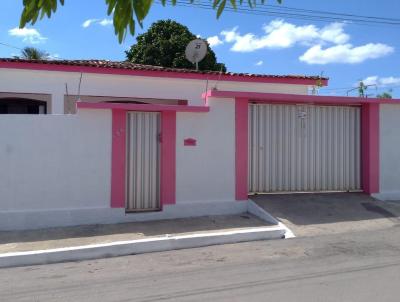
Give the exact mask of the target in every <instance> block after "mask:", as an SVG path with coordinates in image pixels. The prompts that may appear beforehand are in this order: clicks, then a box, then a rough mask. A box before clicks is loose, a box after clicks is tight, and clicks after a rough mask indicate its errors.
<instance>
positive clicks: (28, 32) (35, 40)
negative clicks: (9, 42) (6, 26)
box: [8, 27, 47, 44]
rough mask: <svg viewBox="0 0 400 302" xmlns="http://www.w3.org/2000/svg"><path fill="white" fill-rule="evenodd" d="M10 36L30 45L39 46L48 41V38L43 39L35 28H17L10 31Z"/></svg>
mask: <svg viewBox="0 0 400 302" xmlns="http://www.w3.org/2000/svg"><path fill="white" fill-rule="evenodd" d="M8 34H9V35H10V36H13V37H18V38H22V41H23V42H26V43H30V44H39V43H44V41H46V40H47V38H46V37H43V36H42V35H41V34H40V33H39V31H37V30H36V29H34V28H26V27H24V28H18V27H15V28H13V29H10V30H9V31H8Z"/></svg>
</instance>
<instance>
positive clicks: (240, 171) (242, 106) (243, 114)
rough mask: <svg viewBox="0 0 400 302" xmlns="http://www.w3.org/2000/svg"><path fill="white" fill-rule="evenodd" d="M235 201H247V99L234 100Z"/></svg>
mask: <svg viewBox="0 0 400 302" xmlns="http://www.w3.org/2000/svg"><path fill="white" fill-rule="evenodd" d="M235 137H236V139H235V145H236V153H235V174H236V200H247V199H248V198H247V195H248V189H247V165H248V162H247V161H248V156H247V155H248V149H247V148H248V99H247V98H236V99H235Z"/></svg>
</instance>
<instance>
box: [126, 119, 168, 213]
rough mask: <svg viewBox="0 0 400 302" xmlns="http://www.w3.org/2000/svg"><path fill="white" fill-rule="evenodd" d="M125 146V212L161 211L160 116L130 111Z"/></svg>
mask: <svg viewBox="0 0 400 302" xmlns="http://www.w3.org/2000/svg"><path fill="white" fill-rule="evenodd" d="M127 128H128V144H127V148H128V150H127V163H128V165H127V167H128V171H127V203H126V210H127V211H152V210H159V209H160V164H159V162H160V146H159V145H160V144H159V134H160V113H158V112H130V113H129V114H128V127H127Z"/></svg>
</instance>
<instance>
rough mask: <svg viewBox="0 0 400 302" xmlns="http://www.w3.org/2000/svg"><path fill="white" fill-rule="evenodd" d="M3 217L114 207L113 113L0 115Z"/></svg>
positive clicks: (86, 111)
mask: <svg viewBox="0 0 400 302" xmlns="http://www.w3.org/2000/svg"><path fill="white" fill-rule="evenodd" d="M0 129H2V135H0V167H1V168H0V180H1V181H0V196H1V203H0V213H1V212H3V211H29V210H48V209H73V208H102V207H107V208H108V207H109V205H110V186H111V182H110V180H111V111H109V110H80V113H79V114H77V115H69V116H68V115H65V116H53V115H2V116H0Z"/></svg>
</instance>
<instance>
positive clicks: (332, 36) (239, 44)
mask: <svg viewBox="0 0 400 302" xmlns="http://www.w3.org/2000/svg"><path fill="white" fill-rule="evenodd" d="M344 26H345V24H344V23H331V24H329V25H327V26H325V27H322V28H318V27H317V26H315V25H312V24H311V25H304V26H296V25H294V24H291V23H288V22H285V21H283V20H279V19H276V20H273V21H271V22H270V23H269V24H267V25H264V26H263V30H264V32H265V35H262V36H256V35H255V34H253V33H247V34H244V35H241V34H240V33H239V32H238V27H234V28H232V29H231V30H224V31H222V32H221V35H222V36H223V37H224V40H225V42H227V43H233V46H232V48H231V50H232V51H236V52H251V51H255V50H258V49H265V48H289V47H292V46H294V45H295V44H305V45H310V44H311V43H320V44H324V43H325V42H330V43H336V44H338V43H346V42H347V41H348V40H349V39H350V36H349V35H348V34H346V33H345V32H344V30H343V28H344Z"/></svg>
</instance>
